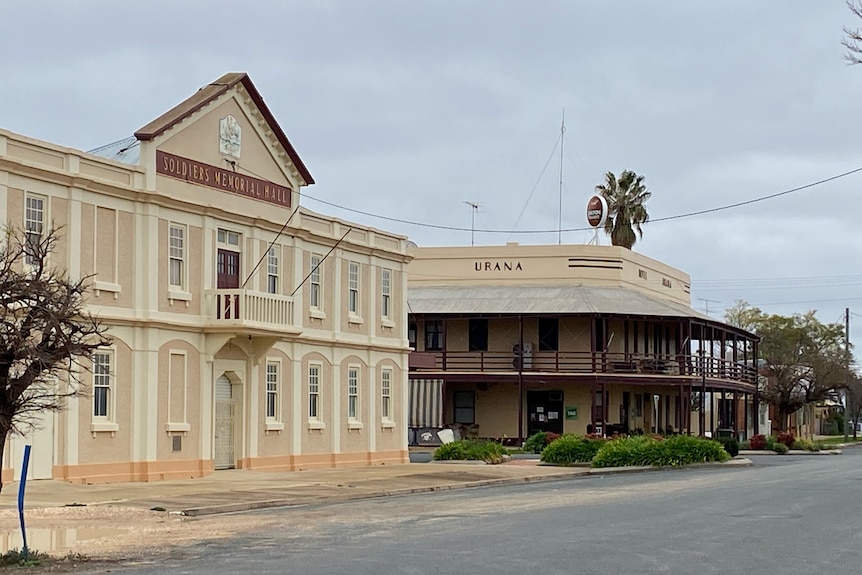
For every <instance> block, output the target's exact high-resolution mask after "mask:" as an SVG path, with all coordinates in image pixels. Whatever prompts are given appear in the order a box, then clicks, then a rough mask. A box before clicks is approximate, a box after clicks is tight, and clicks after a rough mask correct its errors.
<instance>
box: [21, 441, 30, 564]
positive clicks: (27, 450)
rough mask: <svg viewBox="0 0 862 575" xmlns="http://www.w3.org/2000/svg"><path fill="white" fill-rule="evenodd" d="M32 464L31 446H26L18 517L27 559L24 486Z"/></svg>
mask: <svg viewBox="0 0 862 575" xmlns="http://www.w3.org/2000/svg"><path fill="white" fill-rule="evenodd" d="M29 465H30V446H29V445H25V446H24V461H23V462H22V463H21V481H20V483H19V484H18V519H19V520H20V521H21V540H22V541H23V542H24V549H23V551H22V555H23V556H24V560H25V561H26V560H27V558H28V556H29V554H30V553H29V551H28V549H27V530H26V529H25V528H24V488H25V487H26V485H27V468H28V467H29Z"/></svg>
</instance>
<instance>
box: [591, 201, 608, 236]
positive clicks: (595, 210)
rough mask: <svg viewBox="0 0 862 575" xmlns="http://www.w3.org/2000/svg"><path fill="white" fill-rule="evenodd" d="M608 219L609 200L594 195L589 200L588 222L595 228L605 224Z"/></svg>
mask: <svg viewBox="0 0 862 575" xmlns="http://www.w3.org/2000/svg"><path fill="white" fill-rule="evenodd" d="M606 219H608V202H607V201H606V200H605V199H604V198H603V197H602V196H593V197H592V198H590V201H589V202H587V223H588V224H590V225H591V226H592V227H594V228H600V227H602V226H603V225H605V220H606Z"/></svg>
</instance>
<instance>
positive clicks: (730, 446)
mask: <svg viewBox="0 0 862 575" xmlns="http://www.w3.org/2000/svg"><path fill="white" fill-rule="evenodd" d="M716 441H718V442H719V443H720V444H721V445H722V446H723V447H724V450H725V451H727V453H728V454H730V456H731V457H736V456H737V455H739V441H737V440H736V438H735V437H719V438H718V439H716Z"/></svg>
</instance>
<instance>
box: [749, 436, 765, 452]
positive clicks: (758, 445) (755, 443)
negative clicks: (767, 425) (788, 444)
mask: <svg viewBox="0 0 862 575" xmlns="http://www.w3.org/2000/svg"><path fill="white" fill-rule="evenodd" d="M748 446H749V447H750V448H751V449H766V436H765V435H755V436H754V437H752V438H751V439H749V440H748Z"/></svg>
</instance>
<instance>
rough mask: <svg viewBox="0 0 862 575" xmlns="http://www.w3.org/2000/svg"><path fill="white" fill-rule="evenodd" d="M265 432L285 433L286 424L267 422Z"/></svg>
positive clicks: (264, 425) (264, 426) (264, 427)
mask: <svg viewBox="0 0 862 575" xmlns="http://www.w3.org/2000/svg"><path fill="white" fill-rule="evenodd" d="M263 429H264V431H284V423H282V422H281V421H267V422H266V423H264V424H263Z"/></svg>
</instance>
